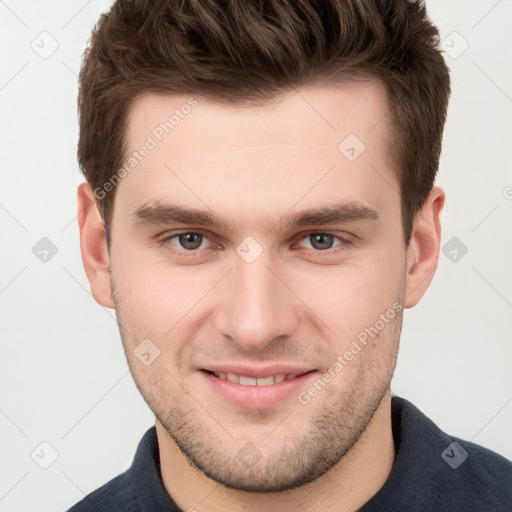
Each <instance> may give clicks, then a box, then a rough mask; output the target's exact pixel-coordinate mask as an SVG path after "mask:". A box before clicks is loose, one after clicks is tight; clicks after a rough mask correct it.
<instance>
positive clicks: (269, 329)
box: [217, 252, 297, 350]
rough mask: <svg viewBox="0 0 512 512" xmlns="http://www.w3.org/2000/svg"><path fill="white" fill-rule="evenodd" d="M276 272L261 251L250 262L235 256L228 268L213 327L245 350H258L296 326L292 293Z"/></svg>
mask: <svg viewBox="0 0 512 512" xmlns="http://www.w3.org/2000/svg"><path fill="white" fill-rule="evenodd" d="M276 274H277V275H279V269H278V268H277V265H275V264H274V263H273V261H272V258H271V257H270V256H269V255H268V254H266V253H265V252H263V253H262V254H261V255H260V256H259V257H257V258H256V260H254V261H252V262H250V263H248V262H247V261H246V260H244V259H243V257H238V256H237V258H236V260H235V266H234V268H233V270H232V271H231V272H230V276H229V278H228V283H226V286H227V295H226V296H225V302H224V304H222V305H221V310H222V313H221V314H220V315H218V317H217V328H218V329H219V332H220V333H221V334H223V335H225V336H229V338H230V339H231V340H232V341H233V342H235V343H237V344H238V345H239V346H240V347H241V348H243V349H245V350H261V349H262V348H264V347H265V346H266V345H267V344H269V343H271V342H272V340H274V339H275V338H277V337H283V336H289V335H291V334H292V333H293V331H294V330H295V328H296V325H297V313H296V311H295V304H294V301H293V294H291V293H290V292H289V290H287V288H286V286H285V285H284V284H283V283H282V282H281V280H280V279H278V277H276ZM281 279H283V278H281ZM283 281H285V280H284V279H283Z"/></svg>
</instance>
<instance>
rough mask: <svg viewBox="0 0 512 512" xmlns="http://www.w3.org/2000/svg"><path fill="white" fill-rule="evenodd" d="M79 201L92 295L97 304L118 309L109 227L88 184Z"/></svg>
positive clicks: (82, 187)
mask: <svg viewBox="0 0 512 512" xmlns="http://www.w3.org/2000/svg"><path fill="white" fill-rule="evenodd" d="M77 198H78V226H79V229H80V251H81V252H82V262H83V264H84V269H85V273H86V274H87V279H88V280H89V284H90V285H91V292H92V295H93V297H94V298H95V299H96V302H98V303H99V304H101V305H102V306H105V307H106V308H112V309H114V301H113V300H112V292H111V289H110V270H109V263H110V257H109V254H108V249H107V239H106V236H105V227H104V226H103V220H102V218H101V215H100V212H99V211H98V208H97V206H96V199H95V197H94V194H93V191H92V188H91V186H90V185H89V184H88V183H81V184H80V185H79V186H78V190H77Z"/></svg>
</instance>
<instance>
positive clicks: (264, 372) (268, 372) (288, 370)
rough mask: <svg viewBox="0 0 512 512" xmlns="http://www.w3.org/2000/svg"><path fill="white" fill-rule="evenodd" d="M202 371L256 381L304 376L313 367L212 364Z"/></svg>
mask: <svg viewBox="0 0 512 512" xmlns="http://www.w3.org/2000/svg"><path fill="white" fill-rule="evenodd" d="M201 369H202V370H206V371H209V372H215V373H220V372H223V373H234V374H235V375H243V376H244V377H252V378H254V379H263V378H265V377H271V376H274V375H291V374H295V375H302V374H304V373H307V372H310V371H312V368H311V367H305V366H297V365H290V364H273V365H270V366H259V367H254V366H244V365H237V364H212V365H208V366H207V367H204V368H201Z"/></svg>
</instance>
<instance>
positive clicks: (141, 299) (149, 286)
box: [113, 256, 218, 340]
mask: <svg viewBox="0 0 512 512" xmlns="http://www.w3.org/2000/svg"><path fill="white" fill-rule="evenodd" d="M113 268H114V269H115V272H114V275H115V280H116V292H117V295H118V297H119V299H120V301H121V303H120V309H121V311H122V314H123V317H124V319H125V320H127V321H128V322H129V323H130V324H131V326H132V329H133V330H134V331H136V332H137V334H138V337H140V336H143V337H148V338H150V339H151V338H152V337H154V339H155V340H159V339H163V338H164V337H165V336H166V335H167V336H170V334H169V333H170V332H174V333H175V332H177V331H178V330H179V329H180V325H181V323H182V322H183V321H184V320H185V319H186V318H187V317H188V315H191V314H192V315H193V308H194V306H195V305H199V303H200V301H201V299H202V298H204V297H205V296H206V295H207V294H208V291H209V290H210V289H211V288H212V287H213V286H214V284H215V282H216V280H215V279H214V278H215V277H216V273H215V272H214V271H213V270H211V269H210V270H203V271H201V270H199V269H197V268H196V269H194V268H193V267H188V268H184V269H177V268H173V267H171V266H170V265H169V264H168V263H166V262H156V263H155V262H154V260H153V261H146V260H145V259H144V258H141V257H139V258H138V259H137V256H134V257H128V258H126V259H123V260H119V259H118V260H117V261H115V262H114V263H113ZM214 274H215V275H214ZM217 280H218V279H217ZM184 323H186V322H184ZM175 326H176V327H175Z"/></svg>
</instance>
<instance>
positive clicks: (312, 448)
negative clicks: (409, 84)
mask: <svg viewBox="0 0 512 512" xmlns="http://www.w3.org/2000/svg"><path fill="white" fill-rule="evenodd" d="M188 99H189V97H188V96H157V95H145V96H143V97H140V98H139V99H138V100H137V101H136V102H135V103H134V104H133V105H132V108H131V110H130V117H129V125H128V131H127V138H126V140H127V143H128V148H129V151H128V152H129V153H131V152H132V151H134V150H138V148H140V147H141V146H142V145H144V144H147V141H148V140H149V139H148V138H147V137H148V135H149V136H150V137H151V139H152V140H153V141H154V142H155V143H156V146H155V147H151V149H150V150H149V152H148V154H147V156H145V157H144V158H142V159H141V161H140V162H138V163H137V166H136V167H135V168H134V169H133V170H132V171H131V172H130V173H129V174H128V175H127V176H125V177H124V178H123V180H122V181H121V183H120V184H119V185H118V189H117V191H116V200H115V208H114V215H113V222H112V247H111V254H110V256H111V263H110V266H111V272H112V286H113V288H112V289H113V296H114V300H115V304H116V312H117V315H118V321H119V324H120V331H121V335H122V339H123V344H124V348H125V350H126V355H127V358H128V362H129V365H130V368H131V371H132V374H133V376H134V379H135V381H136V383H137V385H138V387H139V389H140V392H141V393H142V395H143V397H144V399H145V400H146V401H147V403H148V405H149V406H150V408H151V409H152V410H153V412H154V413H155V415H156V417H157V427H159V428H162V427H163V428H164V429H165V431H166V432H167V433H168V435H169V436H170V438H172V443H175V446H179V448H180V449H181V451H182V452H183V453H184V454H185V455H186V456H187V457H189V458H190V460H191V461H192V462H193V463H194V464H195V465H196V466H197V467H198V468H199V469H200V470H202V471H203V472H204V473H205V474H206V475H208V476H209V477H211V478H213V479H214V480H216V481H218V482H220V483H222V484H224V485H226V486H228V487H233V488H238V489H242V490H247V491H271V490H279V489H287V488H292V487H294V486H297V485H300V484H301V483H305V482H307V481H311V480H313V479H315V478H317V477H318V476H320V475H321V474H323V473H324V472H326V471H327V470H328V469H329V468H330V467H332V466H333V465H334V464H335V463H337V462H338V461H339V460H340V459H341V457H342V456H343V455H344V454H345V453H346V452H347V451H348V450H349V449H350V448H351V447H352V446H353V445H354V443H355V442H356V441H357V440H358V438H359V436H360V435H361V434H362V432H363V431H364V430H365V428H366V427H367V426H368V424H369V422H370V420H371V419H372V415H373V413H374V412H375V411H376V410H377V408H378V407H379V404H380V403H381V400H382V398H383V397H384V396H385V394H386V393H387V391H388V388H389V384H390V380H391V376H392V373H393V370H394V366H395V361H396V353H397V349H398V340H399V336H400V327H401V320H402V306H401V305H402V304H403V300H404V294H405V276H406V248H405V246H404V241H403V234H402V225H401V214H400V197H399V194H398V190H399V185H398V181H397V176H396V174H395V170H394V169H393V163H392V161H391V160H390V158H389V154H388V149H387V146H386V141H387V140H389V133H388V131H387V130H388V128H387V121H386V119H385V114H386V112H387V110H388V105H387V104H386V100H385V93H384V89H383V87H382V85H380V84H379V83H378V82H377V81H368V82H352V83H344V84H341V85H339V86H338V87H336V88H334V87H320V86H318V87H315V88H307V89H306V88H305V89H300V90H298V91H297V92H295V91H292V92H289V93H287V94H285V95H283V96H281V97H280V98H279V99H278V100H276V101H274V102H272V103H271V104H267V105H266V106H258V107H254V106H252V107H246V108H241V107H232V106H227V105H221V104H219V103H215V102H213V101H209V100H206V99H203V98H200V97H196V100H197V105H196V106H194V107H193V108H190V109H189V108H184V109H183V108H182V106H183V105H184V104H186V103H187V100H188ZM175 109H181V110H180V111H179V112H180V113H181V116H178V117H179V118H180V119H179V122H177V123H175V125H174V126H173V128H172V130H169V133H165V131H163V132H162V130H158V129H156V128H157V127H159V125H160V123H162V122H165V121H166V120H168V119H169V117H170V115H171V114H172V113H173V111H175ZM184 112H188V114H185V115H184ZM174 121H176V120H174ZM155 129H156V131H155ZM155 133H156V134H159V136H158V137H157V136H155ZM158 138H161V140H160V141H159V140H158ZM340 143H341V145H340ZM363 144H364V146H363ZM149 146H153V144H152V143H149ZM171 208H181V209H188V210H198V211H201V212H204V213H205V214H207V215H209V216H210V217H211V218H212V219H213V220H214V221H217V220H219V219H221V221H222V222H220V221H219V223H213V224H208V223H206V222H205V219H199V220H198V222H195V221H193V220H191V219H188V218H187V219H185V218H184V217H183V216H182V217H179V216H178V215H176V213H177V210H176V209H174V210H171ZM320 209H332V212H335V211H337V213H338V215H337V216H335V217H336V218H333V217H331V218H329V216H327V215H326V216H324V217H321V216H320V217H319V216H314V215H308V216H302V217H299V216H300V215H301V214H302V213H303V212H309V211H310V210H311V211H315V212H317V210H320ZM172 214H174V217H173V215H172ZM180 215H181V213H180ZM178 217H179V218H178ZM294 219H295V220H297V219H301V221H300V222H296V223H295V224H294V223H293V222H292V221H293V220H294ZM180 234H181V236H180ZM144 340H146V341H144ZM147 340H150V341H147ZM141 343H142V345H141ZM157 347H158V348H157ZM356 347H358V348H356ZM158 350H159V352H158ZM350 354H352V356H351V355H350ZM337 362H338V364H336V363H337ZM227 374H229V375H227ZM296 375H298V376H296ZM326 375H327V376H326ZM329 376H330V378H329ZM283 379H285V380H284V381H283ZM233 381H234V382H233ZM237 381H238V382H237ZM162 431H163V430H162Z"/></svg>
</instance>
